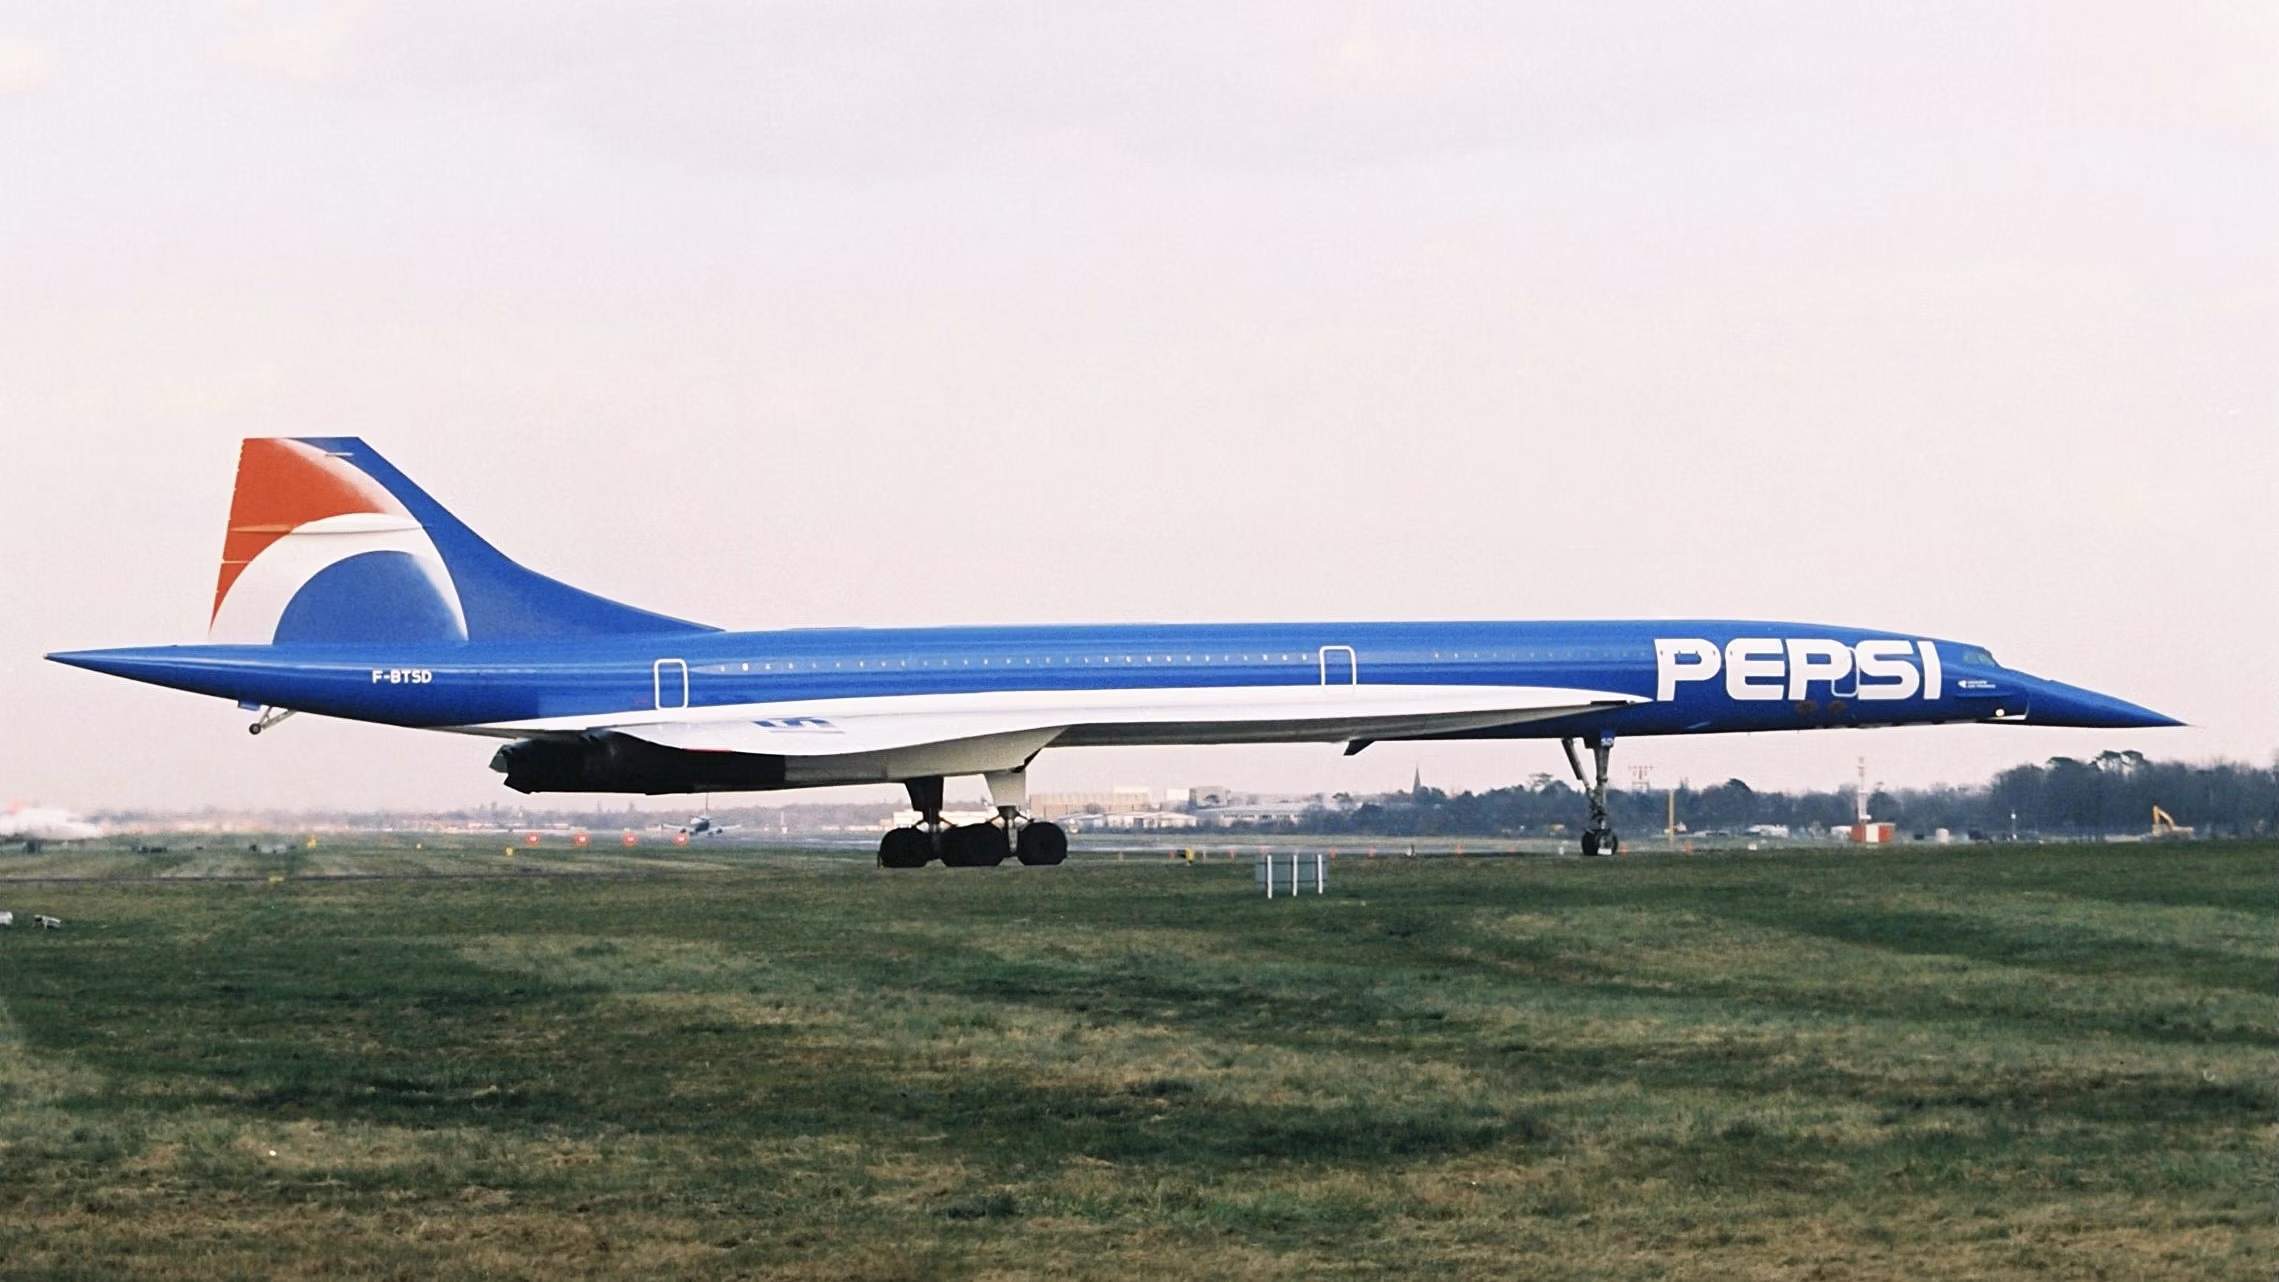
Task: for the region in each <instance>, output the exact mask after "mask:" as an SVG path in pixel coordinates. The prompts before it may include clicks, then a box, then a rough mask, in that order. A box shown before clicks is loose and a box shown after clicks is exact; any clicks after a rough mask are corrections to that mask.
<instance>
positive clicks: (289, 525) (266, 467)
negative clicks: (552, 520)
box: [209, 437, 709, 645]
mask: <svg viewBox="0 0 2279 1282" xmlns="http://www.w3.org/2000/svg"><path fill="white" fill-rule="evenodd" d="M708 630H709V629H707V628H704V627H703V625H701V624H695V623H689V622H686V621H683V620H680V619H675V618H670V617H668V616H665V615H662V614H652V613H650V612H649V611H647V610H637V609H635V608H633V607H632V606H629V605H620V604H619V603H617V602H615V601H611V600H608V599H606V598H603V597H598V596H595V595H594V594H593V593H591V592H585V591H581V590H579V589H577V588H573V587H571V586H569V585H568V584H565V583H561V582H559V581H557V580H554V579H550V578H548V577H546V576H545V575H543V574H538V573H536V572H534V571H531V570H526V569H524V568H523V567H521V566H520V565H517V564H515V563H514V562H513V561H510V560H508V559H507V558H506V557H505V556H504V555H503V554H501V553H500V552H499V550H498V549H497V548H494V547H492V546H491V545H490V544H488V543H486V542H484V541H483V540H482V538H481V537H480V536H478V535H476V533H475V532H474V531H473V530H470V529H468V528H467V527H466V526H465V525H464V524H462V523H461V522H460V521H459V519H458V518H457V517H455V516H453V515H451V513H450V512H448V511H446V510H445V509H444V507H443V505H442V504H440V503H437V502H436V501H435V500H434V499H432V498H429V497H428V495H427V493H426V492H425V491H423V490H421V489H420V488H419V487H418V486H417V485H414V484H412V482H411V480H410V479H409V478H407V477H406V476H405V475H404V474H403V473H401V472H399V471H397V470H396V469H395V467H394V466H393V465H391V464H390V463H389V462H388V461H387V460H386V459H384V458H381V457H380V455H379V453H378V452H377V451H375V450H374V449H372V447H371V446H369V445H366V444H365V443H364V442H363V441H361V440H358V439H356V438H354V437H304V438H299V439H293V438H284V437H274V438H256V439H251V440H248V441H246V442H245V444H244V446H243V447H242V448H241V450H240V452H239V454H238V461H237V490H236V493H235V494H234V495H233V496H232V498H231V500H230V516H229V532H228V534H227V535H226V536H225V538H224V539H223V542H222V565H221V574H220V577H219V580H218V582H217V583H216V584H215V587H214V612H213V618H212V621H211V626H210V629H209V632H210V637H211V639H212V640H214V641H217V642H230V643H242V644H252V645H261V644H269V643H272V642H288V641H493V640H521V639H533V638H541V637H578V636H601V635H613V634H623V633H638V632H689V631H708Z"/></svg>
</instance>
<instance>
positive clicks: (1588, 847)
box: [1583, 832, 1598, 859]
mask: <svg viewBox="0 0 2279 1282" xmlns="http://www.w3.org/2000/svg"><path fill="white" fill-rule="evenodd" d="M1597 856H1598V834H1597V833H1595V832H1585V833H1584V834H1583V858H1585V859H1594V858H1597Z"/></svg>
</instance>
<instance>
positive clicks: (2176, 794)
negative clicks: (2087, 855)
mask: <svg viewBox="0 0 2279 1282" xmlns="http://www.w3.org/2000/svg"><path fill="white" fill-rule="evenodd" d="M1607 804H1608V808H1609V809H1610V810H1611V811H1612V812H1613V813H1614V818H1615V826H1616V827H1617V828H1620V829H1623V830H1625V831H1627V832H1632V833H1644V832H1650V831H1651V832H1659V831H1661V829H1662V827H1663V825H1664V823H1665V822H1666V820H1667V816H1668V813H1669V811H1668V806H1669V794H1668V793H1667V792H1666V791H1664V790H1660V789H1657V790H1654V791H1651V792H1630V791H1619V790H1615V791H1610V792H1609V794H1608V798H1607ZM1855 804H1856V803H1855V793H1854V792H1853V791H1852V790H1851V789H1849V788H1844V789H1837V790H1833V791H1828V792H1775V791H1760V790H1758V789H1756V788H1752V787H1750V786H1749V785H1748V784H1747V783H1744V782H1742V781H1741V780H1739V779H1728V780H1726V781H1725V782H1724V783H1721V784H1716V785H1714V786H1712V787H1708V788H1694V787H1681V788H1679V789H1678V790H1677V811H1678V821H1679V822H1680V823H1681V824H1683V825H1685V827H1686V829H1687V830H1688V831H1691V832H1697V833H1699V832H1708V831H1725V832H1739V831H1742V830H1744V829H1747V828H1749V827H1751V826H1753V825H1757V824H1782V825H1786V826H1788V827H1789V828H1791V829H1793V830H1796V831H1798V832H1803V831H1805V830H1808V829H1812V828H1836V827H1843V826H1846V825H1849V824H1850V823H1851V822H1852V820H1853V817H1854V813H1855ZM2156 805H2157V806H2159V807H2161V808H2162V809H2163V810H2165V811H2166V812H2167V813H2169V814H2170V815H2173V816H2174V817H2175V819H2176V822H2178V823H2180V824H2185V825H2189V826H2191V827H2192V828H2193V829H2194V830H2195V832H2196V834H2197V835H2199V836H2204V837H2217V836H2246V835H2255V834H2266V833H2272V832H2279V763H2275V764H2274V766H2273V767H2270V768H2265V767H2257V766H2249V765H2243V764H2239V763H2234V762H2217V763H2213V764H2195V763H2189V762H2181V761H2150V760H2147V759H2146V758H2145V756H2144V754H2143V753H2139V752H2102V753H2099V754H2098V755H2097V756H2095V757H2093V758H2090V759H2088V760H2077V759H2075V758H2072V757H2052V758H2050V759H2049V760H2048V761H2047V762H2044V763H2043V764H2041V765H2026V766H2014V767H2012V768H2011V769H2008V770H2005V771H2003V772H2002V773H2000V774H1998V775H1996V776H1995V777H1994V778H1993V779H1991V780H1989V781H1988V782H1987V783H1985V784H1982V785H1979V786H1976V787H1941V788H1902V789H1896V790H1892V791H1882V790H1878V791H1876V792H1874V793H1872V794H1871V795H1870V796H1869V798H1868V811H1869V814H1870V816H1871V817H1872V818H1874V819H1876V820H1879V821H1886V822H1890V823H1893V824H1896V825H1898V827H1899V830H1900V832H1902V833H1906V834H1913V833H1926V834H1927V833H1930V832H1932V831H1935V830H1937V829H1940V828H1945V829H1948V830H1949V831H1951V832H1953V833H1955V834H1957V835H1962V834H1965V833H1977V834H1980V835H1982V836H1984V837H1988V838H2006V837H2009V836H2010V835H2011V834H2012V833H2013V832H2015V833H2016V834H2018V835H2019V836H2035V835H2039V836H2056V837H2081V836H2096V835H2105V834H2124V833H2141V832H2144V831H2146V830H2147V829H2149V828H2150V827H2151V825H2152V808H2153V807H2154V806H2156ZM1583 817H1584V807H1583V800H1582V794H1581V792H1580V790H1578V789H1577V788H1576V787H1575V786H1574V785H1573V784H1571V783H1569V782H1567V781H1566V780H1564V779H1559V778H1555V777H1553V776H1551V775H1548V774H1538V775H1535V776H1533V777H1532V778H1530V779H1529V780H1528V781H1527V782H1526V783H1525V784H1522V785H1518V786H1515V787H1510V788H1495V789H1491V790H1489V791H1487V792H1458V793H1447V792H1443V791H1441V790H1440V789H1438V788H1429V787H1421V786H1420V787H1418V788H1416V789H1413V790H1411V791H1408V792H1399V793H1392V794H1388V795H1384V796H1378V797H1368V798H1346V797H1341V798H1339V804H1337V805H1334V806H1322V807H1319V808H1316V809H1313V810H1309V811H1308V812H1306V814H1305V815H1304V817H1303V818H1302V819H1300V820H1299V821H1298V823H1297V825H1296V827H1297V828H1298V830H1299V831H1304V832H1318V833H1352V834H1357V835H1372V836H1387V837H1410V836H1414V837H1428V836H1442V835H1448V836H1454V835H1480V836H1487V835H1507V836H1542V835H1548V834H1551V833H1554V832H1560V831H1566V832H1573V831H1576V830H1577V829H1579V827H1580V826H1581V821H1582V819H1583Z"/></svg>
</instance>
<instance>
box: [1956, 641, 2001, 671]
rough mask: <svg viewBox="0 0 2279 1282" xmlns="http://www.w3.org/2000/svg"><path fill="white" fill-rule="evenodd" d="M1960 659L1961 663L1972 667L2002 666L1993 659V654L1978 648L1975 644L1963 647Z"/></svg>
mask: <svg viewBox="0 0 2279 1282" xmlns="http://www.w3.org/2000/svg"><path fill="white" fill-rule="evenodd" d="M1962 661H1963V663H1965V664H1967V665H1969V666H1970V667H1974V668H1999V667H2001V666H2002V665H2001V664H1999V663H1996V662H1995V661H1994V656H1993V655H1991V654H1989V653H1987V652H1986V651H1984V650H1982V649H1980V648H1978V647H1977V646H1965V647H1963V652H1962Z"/></svg>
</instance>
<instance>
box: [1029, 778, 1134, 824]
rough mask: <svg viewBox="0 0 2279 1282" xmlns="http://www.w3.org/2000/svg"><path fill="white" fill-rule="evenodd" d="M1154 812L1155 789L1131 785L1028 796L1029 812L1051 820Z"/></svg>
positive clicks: (1040, 793)
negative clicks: (1098, 790) (1077, 816)
mask: <svg viewBox="0 0 2279 1282" xmlns="http://www.w3.org/2000/svg"><path fill="white" fill-rule="evenodd" d="M1155 809H1157V806H1156V802H1155V790H1154V789H1152V788H1141V787H1134V786H1131V785H1120V786H1118V787H1114V788H1110V789H1107V790H1106V791H1103V792H1039V793H1032V794H1030V796H1029V813H1030V814H1032V815H1034V816H1036V817H1037V818H1039V819H1046V820H1052V821H1058V820H1061V819H1064V818H1068V817H1070V816H1074V815H1108V814H1126V813H1135V812H1139V811H1149V810H1155Z"/></svg>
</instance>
